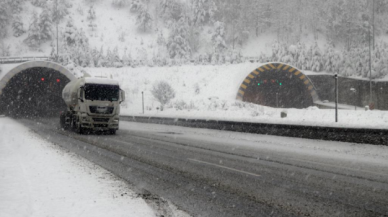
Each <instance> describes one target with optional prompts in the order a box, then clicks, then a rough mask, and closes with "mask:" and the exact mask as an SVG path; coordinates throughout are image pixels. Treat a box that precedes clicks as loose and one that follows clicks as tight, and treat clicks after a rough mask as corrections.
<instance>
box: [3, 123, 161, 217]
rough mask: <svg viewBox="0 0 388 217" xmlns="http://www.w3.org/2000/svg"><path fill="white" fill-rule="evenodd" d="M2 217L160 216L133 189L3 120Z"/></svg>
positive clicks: (84, 161)
mask: <svg viewBox="0 0 388 217" xmlns="http://www.w3.org/2000/svg"><path fill="white" fill-rule="evenodd" d="M0 132H1V134H0V171H1V176H0V217H11V216H12V217H19V216H20V217H21V216H31V217H34V216H36V217H40V216H58V217H61V216H64V217H68V216H96V217H97V216H101V217H102V216H103V217H105V216H123V217H124V216H126V217H127V216H133V217H138V216H155V214H154V212H153V211H152V210H151V208H150V207H149V206H148V205H147V204H146V203H145V202H144V201H143V200H142V199H140V198H137V197H136V194H135V193H134V192H132V191H131V190H130V189H129V188H128V186H127V185H126V184H125V183H124V182H123V181H120V180H118V179H117V178H115V177H114V176H113V175H112V174H111V173H109V172H107V171H105V170H103V169H101V168H100V167H98V166H96V165H94V164H92V163H90V162H88V161H86V160H83V159H80V158H79V157H77V156H75V155H73V154H70V153H65V152H64V151H63V150H60V149H58V148H56V147H55V146H53V145H51V144H50V143H48V142H45V141H43V140H42V139H41V138H38V137H37V136H36V135H35V134H33V133H31V132H29V130H28V129H27V128H26V127H23V126H22V125H20V124H18V123H16V122H14V121H13V120H11V119H9V118H5V117H2V116H0Z"/></svg>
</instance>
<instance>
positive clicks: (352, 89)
mask: <svg viewBox="0 0 388 217" xmlns="http://www.w3.org/2000/svg"><path fill="white" fill-rule="evenodd" d="M350 91H352V92H353V93H354V99H356V92H357V90H356V89H355V88H353V87H352V88H350ZM354 110H357V106H356V100H354Z"/></svg>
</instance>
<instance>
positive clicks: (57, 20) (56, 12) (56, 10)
mask: <svg viewBox="0 0 388 217" xmlns="http://www.w3.org/2000/svg"><path fill="white" fill-rule="evenodd" d="M55 14H56V15H57V16H58V0H55ZM58 22H59V19H58V17H55V24H56V29H57V58H59V43H58V38H59V36H58Z"/></svg>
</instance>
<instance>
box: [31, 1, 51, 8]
mask: <svg viewBox="0 0 388 217" xmlns="http://www.w3.org/2000/svg"><path fill="white" fill-rule="evenodd" d="M31 4H32V5H34V6H36V7H41V8H44V7H46V4H47V1H46V0H31Z"/></svg>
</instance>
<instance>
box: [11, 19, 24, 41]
mask: <svg viewBox="0 0 388 217" xmlns="http://www.w3.org/2000/svg"><path fill="white" fill-rule="evenodd" d="M12 29H13V36H15V37H19V36H21V35H23V34H24V33H25V32H26V31H25V30H24V27H23V22H22V21H21V19H20V16H16V17H15V18H14V21H13V23H12Z"/></svg>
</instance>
